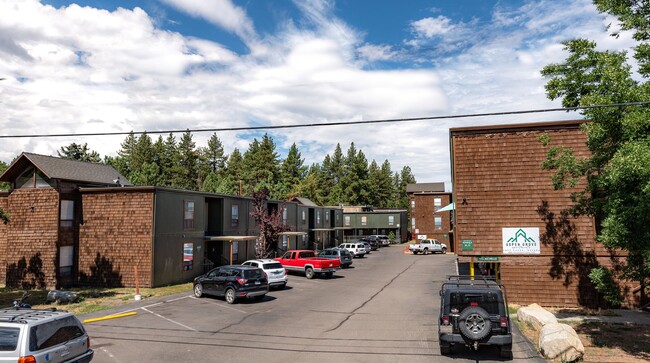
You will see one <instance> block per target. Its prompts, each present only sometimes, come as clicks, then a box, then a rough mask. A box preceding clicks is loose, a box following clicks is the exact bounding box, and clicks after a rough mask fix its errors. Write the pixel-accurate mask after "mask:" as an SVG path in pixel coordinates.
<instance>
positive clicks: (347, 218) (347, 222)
mask: <svg viewBox="0 0 650 363" xmlns="http://www.w3.org/2000/svg"><path fill="white" fill-rule="evenodd" d="M343 223H344V224H345V225H346V226H349V225H350V216H345V220H344V222H343Z"/></svg>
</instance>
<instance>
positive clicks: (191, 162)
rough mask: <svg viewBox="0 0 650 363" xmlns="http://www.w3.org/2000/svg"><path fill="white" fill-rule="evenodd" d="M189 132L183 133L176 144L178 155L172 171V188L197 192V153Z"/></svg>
mask: <svg viewBox="0 0 650 363" xmlns="http://www.w3.org/2000/svg"><path fill="white" fill-rule="evenodd" d="M195 147H196V144H195V142H194V141H193V140H192V134H191V133H190V131H189V130H188V131H186V132H184V133H183V136H182V137H181V140H180V142H179V143H178V153H177V154H176V160H175V161H174V168H173V171H172V186H173V187H174V188H179V189H186V190H198V188H197V184H198V171H197V161H198V157H199V155H198V151H197V150H196V148H195Z"/></svg>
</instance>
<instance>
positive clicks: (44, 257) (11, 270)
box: [6, 188, 59, 289]
mask: <svg viewBox="0 0 650 363" xmlns="http://www.w3.org/2000/svg"><path fill="white" fill-rule="evenodd" d="M7 202H8V204H7V211H8V212H9V213H11V221H10V222H9V225H8V227H7V244H6V246H7V249H6V263H7V268H6V274H7V275H6V281H7V286H11V287H23V288H34V287H36V288H48V289H53V288H56V267H55V265H56V257H57V256H56V254H57V244H56V243H57V237H58V223H59V194H58V193H57V191H56V190H55V189H52V188H42V189H40V188H39V189H17V190H14V191H12V193H11V194H10V195H9V197H8V201H7Z"/></svg>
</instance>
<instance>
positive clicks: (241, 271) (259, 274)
mask: <svg viewBox="0 0 650 363" xmlns="http://www.w3.org/2000/svg"><path fill="white" fill-rule="evenodd" d="M268 292H269V281H268V280H267V278H266V275H265V274H264V271H263V270H262V269H261V268H257V267H252V266H242V265H231V266H221V267H217V268H214V269H212V270H210V272H208V273H207V274H205V275H201V276H199V277H197V278H195V279H194V296H196V297H202V296H203V295H213V296H223V297H224V298H225V299H226V302H227V303H228V304H234V303H235V301H237V299H239V298H254V299H256V300H262V299H264V296H265V295H266V294H267V293H268Z"/></svg>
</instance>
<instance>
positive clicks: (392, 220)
mask: <svg viewBox="0 0 650 363" xmlns="http://www.w3.org/2000/svg"><path fill="white" fill-rule="evenodd" d="M388 225H389V226H394V225H395V216H388Z"/></svg>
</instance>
